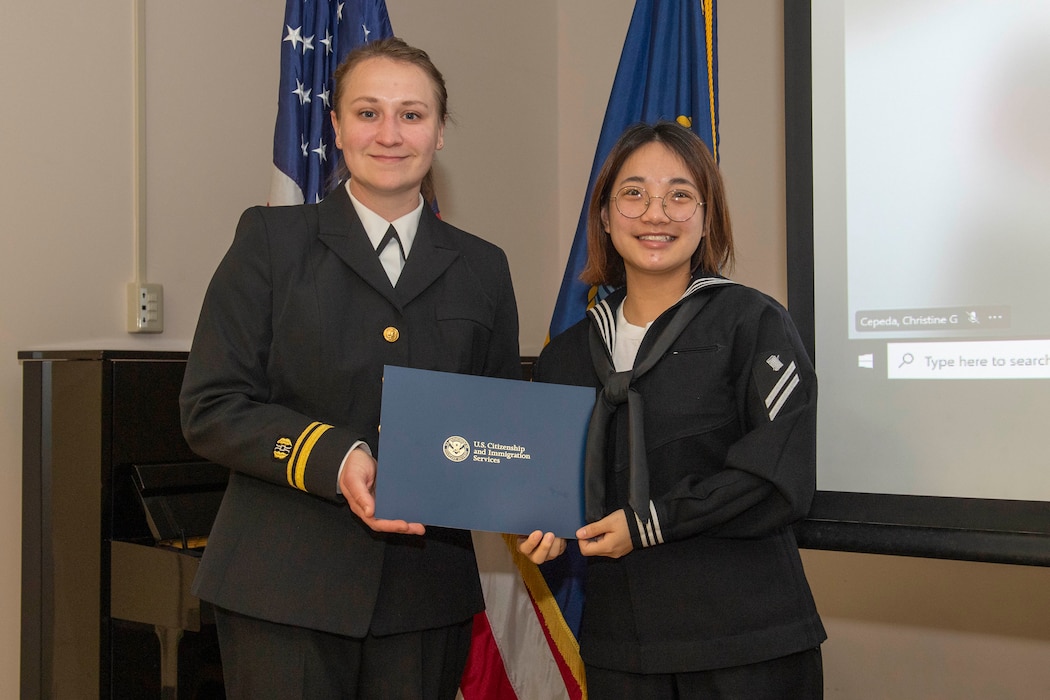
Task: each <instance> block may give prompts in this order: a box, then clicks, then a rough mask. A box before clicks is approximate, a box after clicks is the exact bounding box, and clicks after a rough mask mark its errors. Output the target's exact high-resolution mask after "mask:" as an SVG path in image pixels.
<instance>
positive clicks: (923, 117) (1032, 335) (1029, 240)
mask: <svg viewBox="0 0 1050 700" xmlns="http://www.w3.org/2000/svg"><path fill="white" fill-rule="evenodd" d="M1047 37H1050V3H1046V2H1038V1H1035V0H1033V1H1030V2H1022V1H1020V0H1014V1H1012V2H995V1H993V0H884V1H883V2H880V3H871V2H865V1H863V0H786V2H785V50H786V81H785V86H786V106H787V130H786V136H787V153H788V226H789V230H788V236H789V298H788V302H789V307H790V309H791V313H792V314H793V315H794V316H795V317H796V319H797V321H798V323H799V327H800V330H801V331H802V332H803V334H804V335H805V336H808V337H807V340H808V341H809V343H810V350H811V352H812V353H813V355H814V360H815V363H816V368H817V374H818V378H819V382H820V400H819V408H818V446H817V459H818V465H817V467H818V468H817V475H818V476H817V486H818V490H819V491H820V493H819V494H818V498H817V502H816V503H815V505H814V510H813V513H812V514H811V521H810V522H809V523H807V524H806V526H805V527H804V528H803V530H802V533H801V535H800V539H801V540H807V539H808V540H810V544H812V545H813V546H822V547H827V548H848V549H861V550H868V551H892V552H898V553H902V554H916V555H923V556H951V557H961V558H976V559H989V560H999V561H1016V562H1023V563H1043V564H1050V554H1048V553H1047V552H1048V551H1050V540H1048V539H1047V537H1050V458H1048V456H1047V450H1046V448H1045V447H1044V445H1045V443H1046V437H1045V436H1047V435H1050V299H1048V298H1047V297H1048V296H1050V282H1048V281H1047V276H1046V269H1047V267H1050V135H1048V134H1050V131H1048V129H1050V43H1048V42H1047ZM843 524H845V525H848V526H864V527H866V530H865V529H858V528H857V527H845V528H843V527H842V526H843ZM1041 559H1045V561H1043V560H1041Z"/></svg>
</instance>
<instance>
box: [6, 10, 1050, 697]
mask: <svg viewBox="0 0 1050 700" xmlns="http://www.w3.org/2000/svg"><path fill="white" fill-rule="evenodd" d="M146 4H147V37H146V38H147V62H148V65H147V73H148V82H149V87H148V92H147V98H148V106H147V110H148V119H149V131H148V171H147V176H148V219H147V225H148V229H147V231H148V234H147V235H148V251H147V255H148V261H149V264H148V269H147V277H148V279H149V281H153V282H159V283H161V284H163V285H164V290H165V332H164V333H163V334H160V335H158V336H133V335H129V334H127V333H125V331H124V315H125V308H124V285H125V283H126V282H128V281H130V280H131V278H132V274H133V249H132V238H131V230H132V229H131V226H132V202H131V191H132V190H131V185H132V182H131V159H132V151H131V146H132V143H131V102H132V97H131V66H132V63H131V57H132V45H131V27H132V22H131V16H132V15H131V8H132V0H125V2H121V3H112V2H110V3H87V4H85V3H79V2H74V1H73V0H53V2H48V3H28V2H17V1H16V0H0V12H2V16H3V17H4V27H5V29H6V30H7V31H5V33H4V34H5V38H4V41H3V42H0V63H2V65H4V66H5V70H4V71H3V72H0V91H2V93H0V94H3V95H4V99H3V102H2V105H3V106H2V108H0V109H2V111H0V211H3V212H4V222H5V223H4V224H3V225H2V227H0V245H2V250H3V252H4V253H5V255H4V260H5V262H7V265H6V266H5V270H4V274H3V275H0V358H3V359H2V361H0V444H6V445H8V446H9V447H10V448H11V449H10V450H9V453H10V454H13V455H16V456H15V457H13V458H11V459H8V460H7V461H6V462H5V463H4V464H3V466H0V470H2V471H0V474H3V475H4V476H6V477H7V481H6V485H7V488H5V489H2V490H0V619H2V620H6V621H8V624H5V625H3V626H2V627H0V697H15V696H16V695H17V693H18V676H19V660H18V659H19V629H18V624H17V623H16V622H15V621H16V620H18V619H19V610H20V608H19V595H20V571H19V568H20V547H21V533H20V527H21V525H20V507H21V506H20V502H21V494H20V482H21V464H20V460H19V457H18V456H17V455H20V453H21V450H20V445H21V368H20V366H19V364H18V362H17V360H16V352H17V351H18V350H25V349H41V348H57V347H77V348H139V349H177V350H185V349H187V348H188V347H189V341H190V337H191V335H192V332H193V326H194V324H195V322H196V316H197V312H198V309H199V306H200V302H201V299H202V298H203V294H204V289H205V286H206V284H207V281H208V279H209V278H210V276H211V272H212V270H213V269H214V267H215V265H216V264H217V262H218V260H219V258H220V257H221V255H222V253H223V252H224V251H225V249H226V247H227V245H228V243H229V241H230V239H231V237H232V234H233V227H234V225H235V223H236V220H237V217H238V216H239V214H240V212H241V211H242V210H243V209H244V208H245V207H247V206H250V205H253V204H257V203H262V202H264V201H265V199H266V195H267V189H268V184H269V168H270V165H269V162H270V152H271V147H272V128H273V119H274V115H275V109H276V98H275V92H276V89H277V68H278V66H277V60H278V51H279V43H280V37H281V28H282V17H283V4H284V3H283V2H281V0H225V1H224V2H218V3H216V2H206V1H205V0H181V1H180V2H178V3H170V2H161V1H160V0H147V3H146ZM388 7H389V11H390V15H391V21H392V24H393V26H394V29H395V31H396V32H397V33H398V34H400V35H402V36H404V37H405V38H406V39H407V40H409V41H410V42H413V43H417V44H419V45H421V46H423V47H424V48H426V49H427V50H428V51H430V53H431V54H432V56H433V57H434V59H435V62H436V63H437V64H438V65H439V66H440V67H441V68H442V70H443V71H444V72H445V76H446V79H447V82H448V86H449V90H450V101H451V107H452V111H453V114H454V116H455V118H456V124H455V125H453V126H451V127H450V128H449V129H448V131H447V133H446V147H445V149H444V150H443V151H442V152H441V154H440V155H439V161H438V165H437V171H438V176H439V197H440V203H441V208H442V213H443V215H444V216H445V218H446V219H448V220H449V221H451V222H452V223H455V224H457V225H459V226H461V227H463V228H466V229H467V230H470V231H474V232H476V233H478V234H480V235H482V236H485V237H487V238H489V239H490V240H493V241H494V242H496V243H498V244H499V245H501V246H503V247H504V249H506V250H507V252H508V255H509V257H510V260H511V265H512V273H513V275H514V281H515V287H516V290H517V293H518V299H519V306H520V307H521V318H522V335H521V347H522V352H523V353H525V354H535V353H536V352H538V351H539V349H540V347H541V346H542V343H543V339H544V336H545V334H546V327H547V322H548V320H549V316H550V312H551V309H552V307H553V304H554V299H555V297H556V295H557V289H558V284H559V281H560V277H561V274H562V271H563V267H564V259H565V256H566V255H567V253H568V249H569V246H570V244H571V239H572V234H573V231H574V230H575V227H576V220H577V217H578V216H579V208H580V204H581V202H582V198H583V190H584V187H585V185H586V179H587V175H588V173H589V170H590V167H591V159H592V158H593V154H594V148H595V145H596V143H597V138H598V131H599V129H600V126H601V118H602V115H603V114H604V110H605V103H606V100H607V98H608V92H609V87H610V86H611V84H612V78H613V75H614V73H615V70H616V62H617V60H618V58H619V53H620V49H621V47H622V43H623V37H624V35H625V32H626V28H627V24H628V21H629V19H630V14H631V9H632V7H633V2H632V1H631V0H534V1H532V2H527V3H524V2H512V1H511V0H502V1H492V2H486V3H479V2H476V1H473V0H441V2H438V1H437V0H431V1H429V2H420V1H419V0H388ZM718 19H719V32H720V55H719V58H720V69H721V74H720V86H721V93H720V94H721V130H722V143H721V157H722V165H723V170H724V172H725V175H726V179H727V182H728V187H729V197H730V202H731V204H732V207H733V219H734V224H735V230H736V235H737V239H738V246H739V250H738V254H739V260H738V265H737V273H736V277H737V278H738V279H740V280H741V281H744V282H746V283H748V284H751V285H753V286H757V287H759V288H761V289H763V290H764V291H767V292H769V293H771V294H773V295H774V296H776V297H778V298H780V299H781V300H785V299H786V282H785V280H786V268H785V265H786V263H785V256H784V207H783V198H784V194H783V191H784V174H783V173H784V163H783V134H782V131H781V123H782V119H783V87H782V70H783V68H782V66H783V63H782V58H781V57H782V51H783V42H782V36H781V34H782V17H781V2H780V0H750V1H749V2H746V3H740V2H736V3H734V2H722V3H720V4H719V18H718ZM12 28H15V29H17V31H16V30H13V29H12ZM804 554H805V561H806V566H807V570H808V571H809V575H810V578H811V581H812V583H813V587H814V591H815V593H816V596H817V602H818V606H820V608H821V610H822V613H823V614H824V616H825V622H826V623H827V626H828V629H829V632H830V634H831V635H832V637H831V639H830V640H829V642H828V643H827V644H826V645H825V648H824V652H825V660H826V664H825V666H826V674H827V681H828V697H829V698H849V699H851V700H852V699H853V698H869V697H870V698H880V697H886V698H915V697H921V698H927V697H951V698H979V697H1014V698H1036V697H1046V696H1048V693H1050V681H1048V680H1047V674H1048V673H1050V672H1048V671H1047V670H1046V669H1047V668H1048V667H1050V664H1046V663H1042V664H1039V663H1036V662H1035V660H1036V659H1038V658H1043V659H1045V658H1050V654H1048V652H1050V642H1048V640H1050V610H1048V606H1050V602H1048V600H1050V596H1047V595H1046V591H1047V590H1050V571H1048V570H1043V569H1025V568H1023V567H1006V566H995V565H985V564H972V563H964V562H931V561H927V560H902V559H899V558H895V557H874V556H869V555H849V554H840V553H828V552H806V553H804ZM917 582H925V583H924V584H923V585H917ZM944 602H947V603H950V604H938V603H944ZM989 688H994V693H993V694H991V695H989V694H988V693H987V692H986V691H988V689H989Z"/></svg>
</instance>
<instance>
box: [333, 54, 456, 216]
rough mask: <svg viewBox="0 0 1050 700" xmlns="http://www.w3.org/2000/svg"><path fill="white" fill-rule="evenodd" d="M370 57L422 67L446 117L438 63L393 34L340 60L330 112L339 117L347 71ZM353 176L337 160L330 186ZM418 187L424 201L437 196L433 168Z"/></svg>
mask: <svg viewBox="0 0 1050 700" xmlns="http://www.w3.org/2000/svg"><path fill="white" fill-rule="evenodd" d="M371 58H385V59H387V60H390V61H397V62H399V63H407V64H409V65H413V66H415V67H417V68H419V69H420V70H422V71H423V73H424V74H425V75H426V76H427V78H429V79H430V83H431V85H432V87H433V88H434V97H435V98H436V99H437V108H438V118H439V119H440V120H441V123H443V124H444V123H445V122H447V121H448V120H449V114H448V90H447V89H446V88H445V77H444V76H443V75H441V71H439V70H438V69H437V66H435V65H434V62H433V61H431V60H430V56H429V55H428V54H427V52H426V51H424V50H423V49H419V48H416V47H415V46H411V45H409V44H408V43H406V42H405V41H404V39H400V38H398V37H396V36H393V37H388V38H386V39H377V40H376V41H370V42H368V43H366V44H362V45H360V46H357V47H356V48H354V49H353V50H352V51H350V53H348V54H347V55H346V58H344V59H343V62H342V63H340V64H339V66H338V67H337V68H336V69H335V73H333V74H332V78H333V80H332V82H333V84H334V86H333V88H332V111H333V112H335V114H336V116H339V106H340V104H342V98H343V94H344V92H345V91H346V83H347V80H348V78H349V76H350V74H351V73H352V72H353V70H354V68H356V67H357V66H359V65H360V64H362V63H364V62H365V61H367V60H369V59H371ZM352 175H353V173H351V172H349V171H348V170H347V168H346V163H345V162H344V161H343V160H342V159H340V160H339V167H338V168H337V169H336V171H335V173H334V174H333V180H332V183H330V185H331V187H330V189H332V188H334V187H335V185H337V184H338V183H340V182H342V181H343V180H345V179H346V178H347V177H349V176H352ZM420 189H421V190H422V192H423V198H424V199H425V200H426V201H427V203H430V204H432V203H433V202H434V199H435V196H436V193H435V191H434V169H433V168H431V169H430V170H428V171H427V174H426V176H425V177H424V178H423V184H422V186H421V188H420Z"/></svg>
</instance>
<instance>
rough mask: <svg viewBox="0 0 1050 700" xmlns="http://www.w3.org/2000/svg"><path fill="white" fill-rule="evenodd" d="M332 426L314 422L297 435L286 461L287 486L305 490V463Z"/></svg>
mask: <svg viewBox="0 0 1050 700" xmlns="http://www.w3.org/2000/svg"><path fill="white" fill-rule="evenodd" d="M331 427H332V426H330V425H326V424H324V423H319V422H317V421H314V422H313V423H311V424H310V425H308V426H306V430H304V431H303V432H302V434H300V435H299V438H298V439H297V440H296V441H295V446H294V447H293V448H292V454H291V456H290V457H289V459H288V473H287V478H288V485H289V486H292V487H294V488H297V489H299V490H300V491H305V490H306V463H307V462H308V461H309V460H310V452H311V451H312V450H313V448H314V445H316V444H317V441H318V439H320V437H321V436H322V435H323V434H324V433H325V431H327V430H328V429H329V428H331Z"/></svg>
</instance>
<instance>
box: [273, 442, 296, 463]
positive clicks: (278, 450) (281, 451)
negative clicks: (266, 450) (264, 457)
mask: <svg viewBox="0 0 1050 700" xmlns="http://www.w3.org/2000/svg"><path fill="white" fill-rule="evenodd" d="M291 453H292V441H291V440H289V439H288V438H286V437H283V438H280V439H279V440H277V443H276V444H275V445H274V446H273V458H274V459H276V460H277V461H278V462H280V461H283V460H285V459H287V458H288V455H290V454H291Z"/></svg>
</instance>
